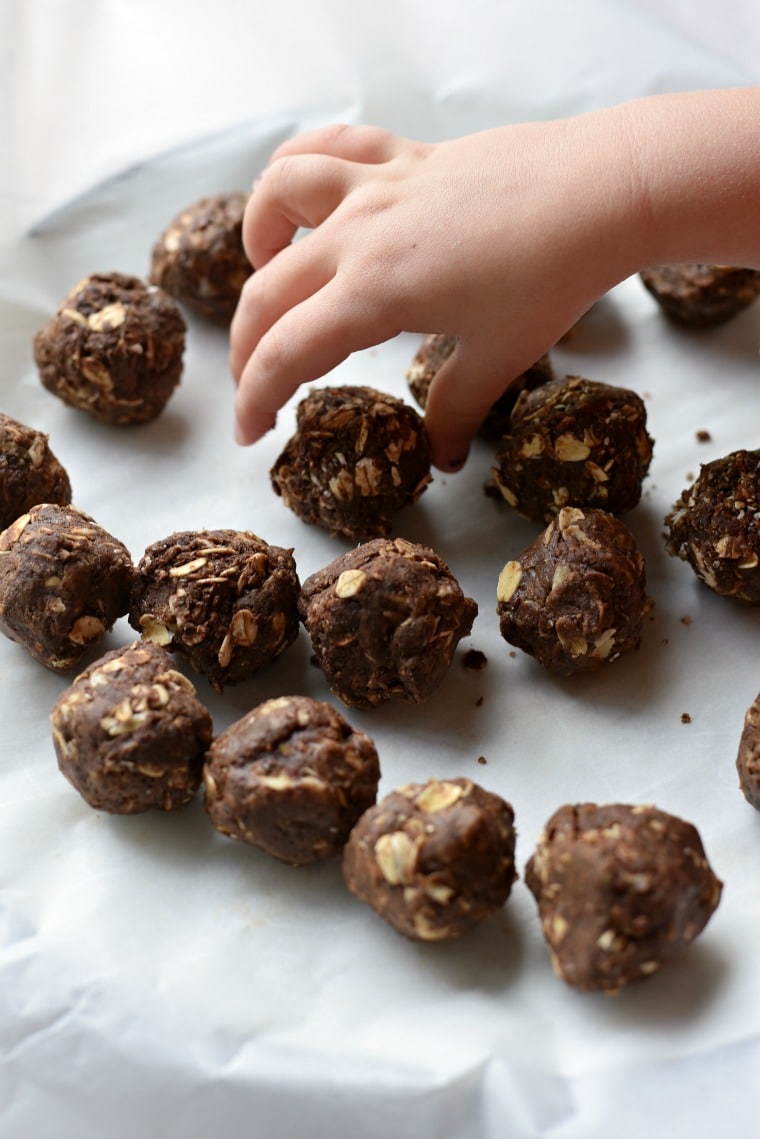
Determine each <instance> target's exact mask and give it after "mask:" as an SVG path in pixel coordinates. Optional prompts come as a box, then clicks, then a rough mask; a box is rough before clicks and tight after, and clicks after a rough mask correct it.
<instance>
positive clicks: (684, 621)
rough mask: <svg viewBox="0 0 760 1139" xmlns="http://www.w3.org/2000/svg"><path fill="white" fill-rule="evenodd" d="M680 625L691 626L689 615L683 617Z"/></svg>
mask: <svg viewBox="0 0 760 1139" xmlns="http://www.w3.org/2000/svg"><path fill="white" fill-rule="evenodd" d="M681 624H682V625H690V624H691V617H689V615H688V614H685V615H684V616H683V617H682V618H681Z"/></svg>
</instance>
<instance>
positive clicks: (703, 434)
mask: <svg viewBox="0 0 760 1139" xmlns="http://www.w3.org/2000/svg"><path fill="white" fill-rule="evenodd" d="M694 435H695V438H696V440H697V442H698V443H710V442H712V435H711V434H710V432H709V431H703V430H700V431H695V432H694Z"/></svg>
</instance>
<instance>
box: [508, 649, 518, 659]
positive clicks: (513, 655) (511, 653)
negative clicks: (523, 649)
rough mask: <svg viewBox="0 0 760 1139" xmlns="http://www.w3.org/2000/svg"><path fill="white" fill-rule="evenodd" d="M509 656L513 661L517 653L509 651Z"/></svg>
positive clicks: (512, 650)
mask: <svg viewBox="0 0 760 1139" xmlns="http://www.w3.org/2000/svg"><path fill="white" fill-rule="evenodd" d="M509 655H510V656H511V657H512V660H514V659H515V657H516V656H517V653H516V652H515V650H514V649H511V650H510V653H509Z"/></svg>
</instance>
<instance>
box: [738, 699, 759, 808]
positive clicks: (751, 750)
mask: <svg viewBox="0 0 760 1139" xmlns="http://www.w3.org/2000/svg"><path fill="white" fill-rule="evenodd" d="M736 770H737V772H738V773H739V787H740V788H741V791H742V794H743V795H744V798H745V799H746V800H747V802H748V803H749V804H750V805H751V806H752V807H754V808H755V810H756V811H760V695H758V696H756V697H755V699H754V700H753V702H752V703H751V704H750V706H749V708H748V709H747V712H746V715H745V717H744V727H743V729H742V734H741V739H740V740H739V750H738V752H737V754H736Z"/></svg>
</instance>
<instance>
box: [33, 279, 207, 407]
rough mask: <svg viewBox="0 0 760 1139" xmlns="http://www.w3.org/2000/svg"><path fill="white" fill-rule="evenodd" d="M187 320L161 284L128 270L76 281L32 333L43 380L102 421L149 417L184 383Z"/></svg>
mask: <svg viewBox="0 0 760 1139" xmlns="http://www.w3.org/2000/svg"><path fill="white" fill-rule="evenodd" d="M184 349H185V322H184V320H183V318H182V314H181V313H180V311H179V308H178V307H177V305H176V303H175V302H174V301H173V300H172V298H171V297H170V296H169V295H168V293H165V292H164V291H163V290H162V289H157V288H155V286H147V285H145V284H144V282H143V281H141V280H140V279H139V278H138V277H128V276H125V275H124V274H123V273H94V274H93V275H92V276H91V277H87V278H86V279H85V280H84V281H80V283H79V284H78V285H76V286H75V287H74V288H73V289H72V291H71V292H70V293H69V295H68V296H67V297H66V299H65V301H64V302H63V304H62V305H61V307H60V308H59V309H58V312H57V313H56V315H55V316H54V317H53V319H52V320H51V321H50V323H49V324H48V325H46V327H45V328H43V329H41V331H40V332H38V333H37V335H36V336H35V337H34V359H35V361H36V363H37V367H38V369H39V374H40V380H41V381H42V384H43V386H44V387H46V388H47V389H48V391H50V392H52V393H53V395H56V396H58V397H59V399H61V400H63V402H64V403H65V404H68V406H69V407H75V408H78V409H79V410H80V411H86V412H87V413H88V415H91V416H92V417H93V419H98V420H100V421H102V422H103V423H112V424H119V425H124V424H136V423H147V422H148V421H149V420H151V419H155V418H156V416H157V415H159V414H160V413H161V412H162V411H163V409H164V407H165V406H166V403H167V402H168V400H169V397H170V396H171V394H172V392H173V391H174V389H175V388H176V386H177V384H178V383H179V379H180V375H181V373H182V362H183V354H184Z"/></svg>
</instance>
